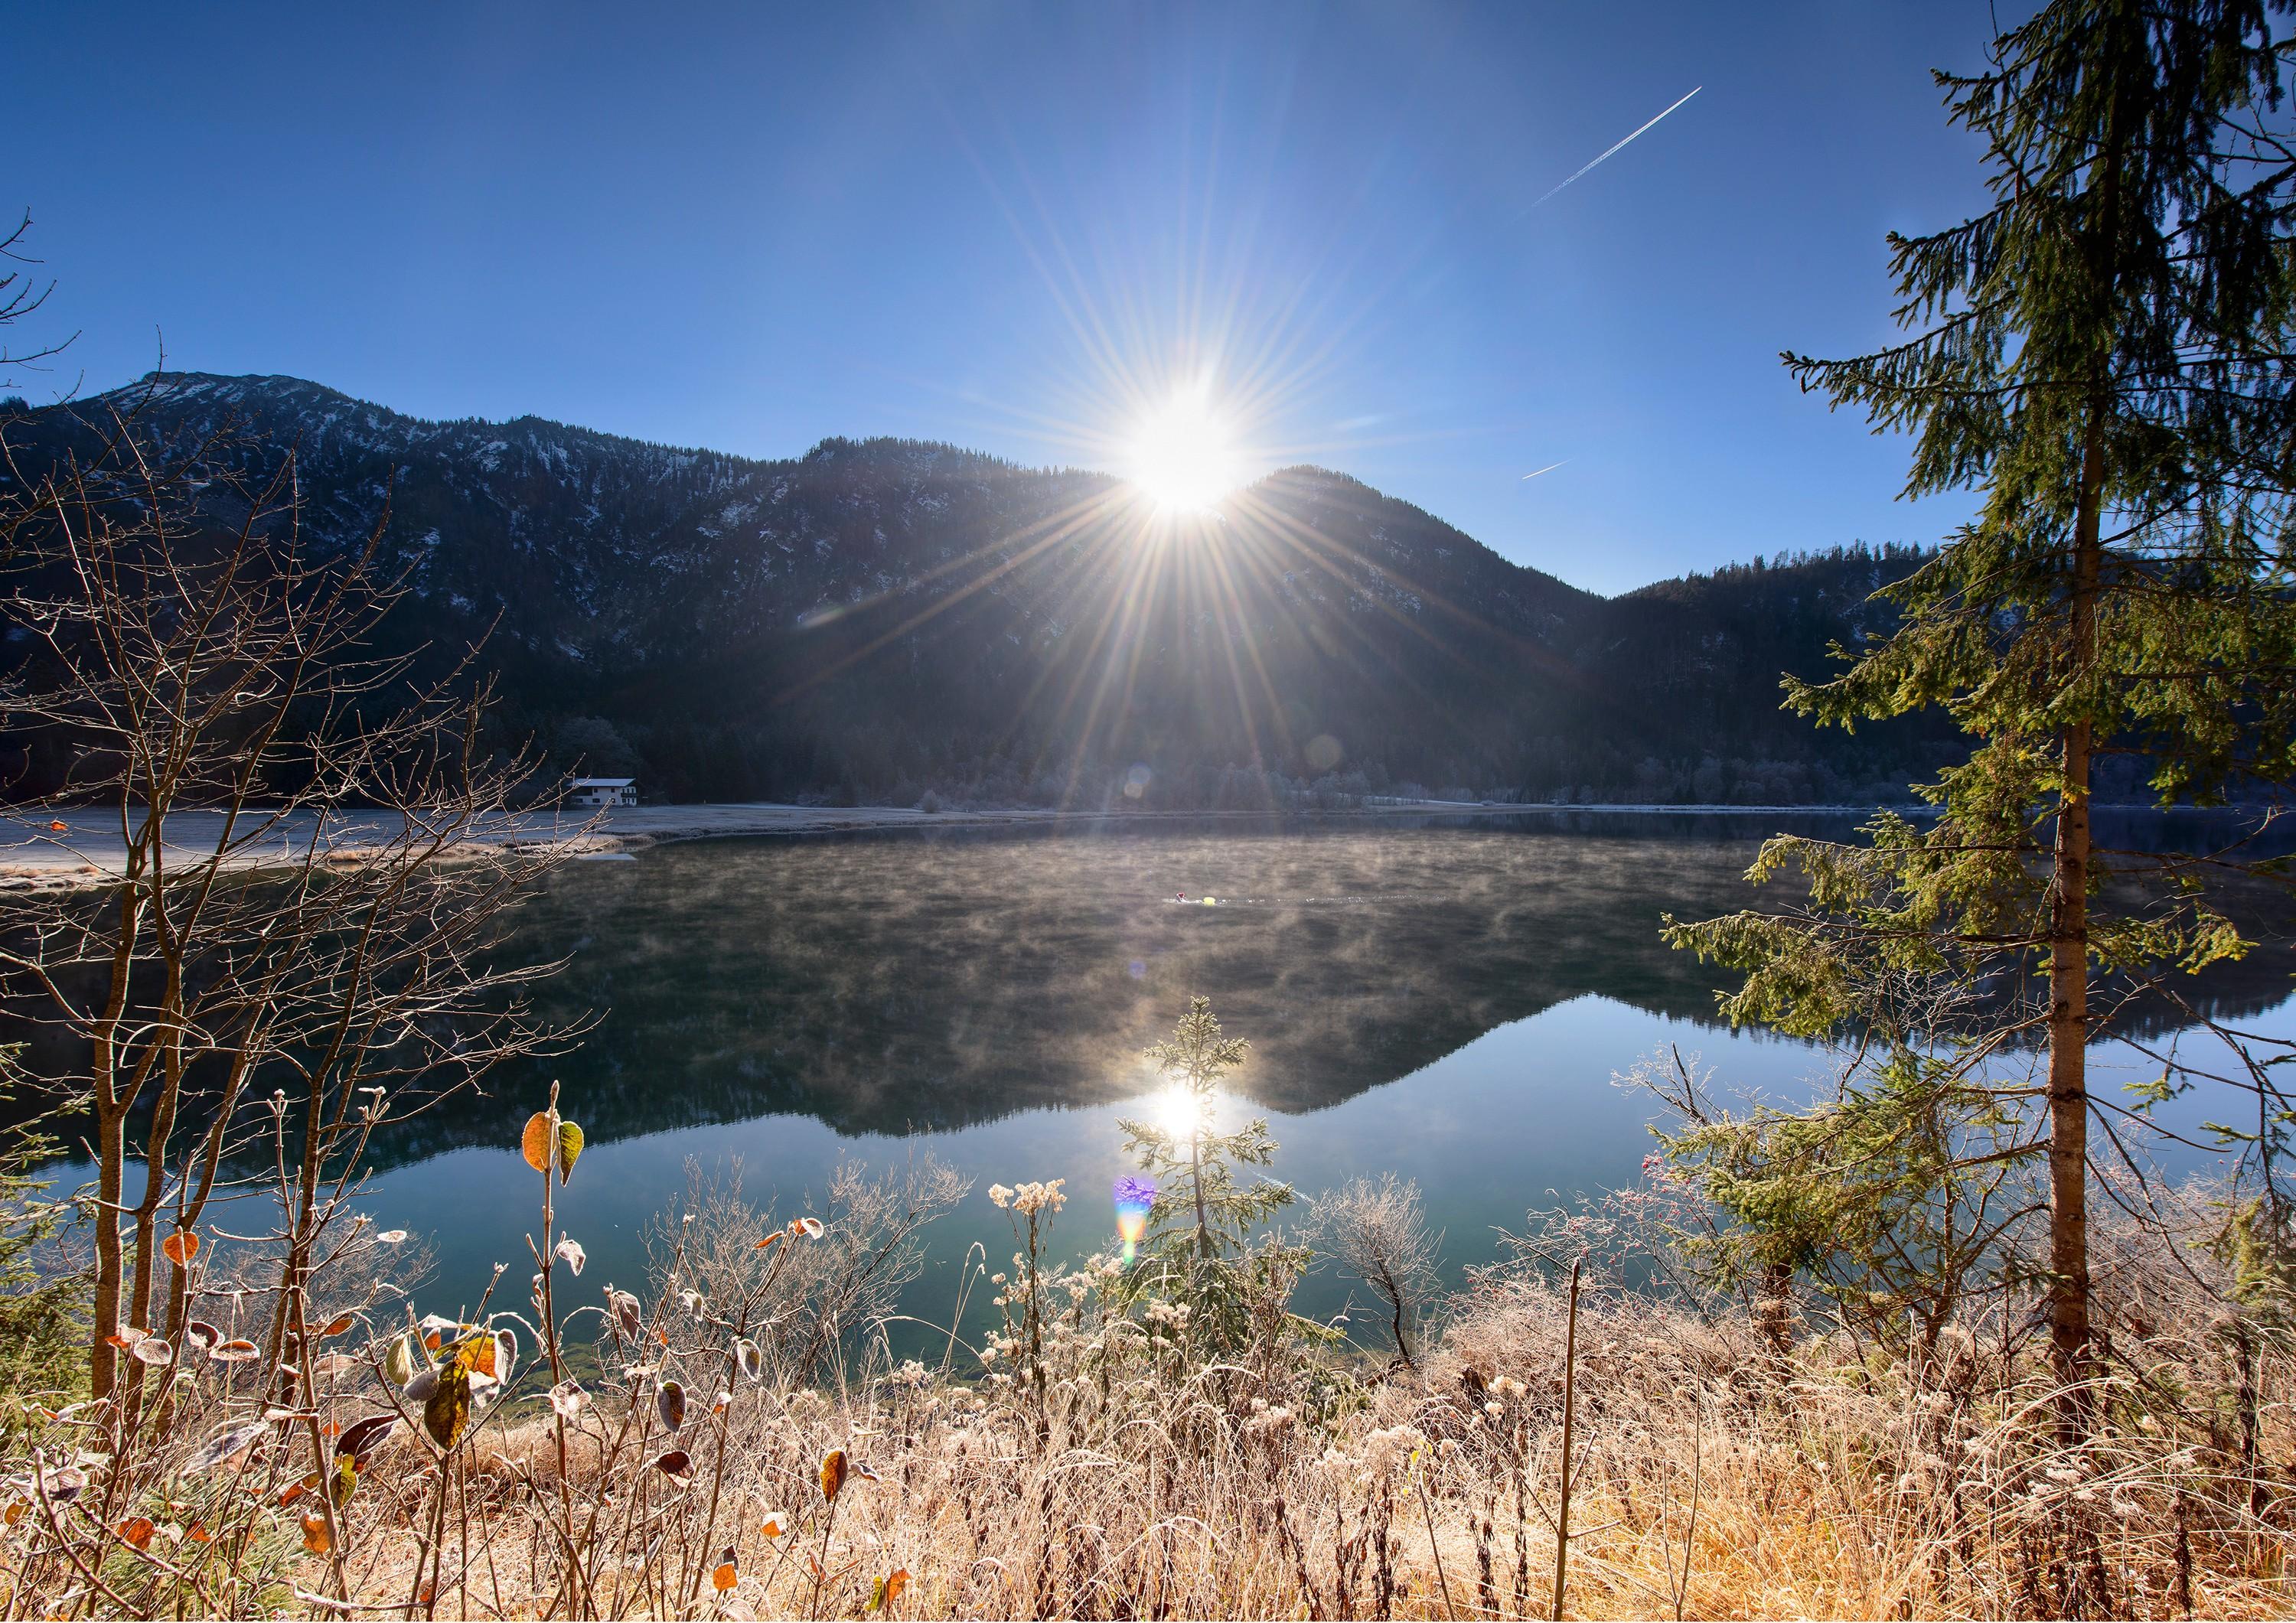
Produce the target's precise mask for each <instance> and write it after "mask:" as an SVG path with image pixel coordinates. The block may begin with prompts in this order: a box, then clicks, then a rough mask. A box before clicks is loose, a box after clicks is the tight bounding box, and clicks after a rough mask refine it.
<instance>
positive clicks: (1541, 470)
mask: <svg viewBox="0 0 2296 1623" xmlns="http://www.w3.org/2000/svg"><path fill="white" fill-rule="evenodd" d="M1569 461H1570V458H1569V457H1567V456H1566V457H1564V458H1563V459H1562V462H1569ZM1562 462H1551V463H1547V464H1546V466H1545V467H1544V468H1539V469H1536V470H1534V471H1531V472H1529V473H1526V474H1524V475H1523V478H1525V479H1537V478H1538V476H1539V475H1540V474H1541V473H1552V472H1554V471H1555V470H1556V469H1557V468H1559V467H1561V466H1562Z"/></svg>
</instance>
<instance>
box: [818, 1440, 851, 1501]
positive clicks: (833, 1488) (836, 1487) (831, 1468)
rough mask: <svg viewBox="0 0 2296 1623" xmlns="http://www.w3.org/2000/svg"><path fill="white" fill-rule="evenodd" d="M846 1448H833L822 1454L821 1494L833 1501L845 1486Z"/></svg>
mask: <svg viewBox="0 0 2296 1623" xmlns="http://www.w3.org/2000/svg"><path fill="white" fill-rule="evenodd" d="M845 1471H846V1459H845V1450H844V1449H842V1448H832V1449H831V1450H830V1451H829V1452H828V1453H827V1454H824V1455H822V1456H821V1496H822V1497H823V1498H824V1499H826V1500H828V1501H830V1503H832V1504H835V1503H836V1501H837V1496H838V1495H839V1494H840V1493H841V1492H843V1491H844V1488H845Z"/></svg>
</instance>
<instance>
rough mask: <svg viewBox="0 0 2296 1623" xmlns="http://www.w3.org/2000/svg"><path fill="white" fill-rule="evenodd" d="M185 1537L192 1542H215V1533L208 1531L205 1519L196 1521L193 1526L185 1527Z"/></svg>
mask: <svg viewBox="0 0 2296 1623" xmlns="http://www.w3.org/2000/svg"><path fill="white" fill-rule="evenodd" d="M184 1538H185V1540H186V1541H188V1542H189V1543H192V1544H213V1543H214V1542H215V1535H214V1534H213V1533H210V1532H209V1531H208V1524H207V1523H206V1522H204V1521H194V1522H193V1523H192V1525H191V1526H189V1527H187V1528H185V1529H184Z"/></svg>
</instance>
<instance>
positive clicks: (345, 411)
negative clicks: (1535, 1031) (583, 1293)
mask: <svg viewBox="0 0 2296 1623" xmlns="http://www.w3.org/2000/svg"><path fill="white" fill-rule="evenodd" d="M92 404H95V405H99V406H117V407H119V408H120V409H123V410H126V409H134V410H135V411H136V412H138V413H139V414H140V417H141V419H142V420H143V421H144V422H148V423H150V424H152V425H153V431H154V432H157V433H160V434H161V435H163V436H168V437H173V438H175V439H176V440H177V441H178V442H182V441H183V440H184V439H187V438H188V437H190V436H193V435H196V434H201V433H205V432H209V431H212V430H216V429H217V428H220V427H223V426H225V424H226V423H236V424H238V425H239V426H240V428H241V429H242V430H243V432H244V434H245V436H246V443H247V444H248V446H249V447H250V450H249V451H248V452H247V454H246V455H247V457H248V464H247V465H248V469H249V470H250V471H260V468H261V467H264V466H273V465H275V464H276V461H277V459H278V458H279V457H281V456H283V455H284V454H285V453H286V451H287V450H288V449H289V448H290V447H291V448H292V450H293V452H294V455H295V457H296V463H297V475H298V480H299V487H300V488H301V490H302V491H303V494H304V514H303V517H304V522H305V525H306V527H307V529H308V530H310V531H311V532H312V533H315V534H316V535H317V536H319V537H321V538H322V539H324V540H327V541H330V542H332V543H333V544H336V545H346V544H348V541H349V540H350V538H352V537H354V536H363V535H364V534H365V532H366V529H368V528H370V527H372V525H373V523H374V522H375V521H376V520H377V518H378V517H379V516H380V515H381V513H382V512H383V510H384V506H383V504H384V502H385V500H386V498H387V499H388V501H389V521H388V524H387V526H386V541H387V546H388V549H389V552H390V553H391V554H392V555H393V558H394V561H397V562H398V563H400V564H403V565H404V566H405V567H406V570H407V571H408V578H409V581H410V586H411V587H412V591H413V597H412V600H411V601H410V602H409V603H408V604H407V605H405V606H403V607H402V609H401V610H400V611H398V614H397V615H395V616H394V619H396V620H398V621H399V622H400V624H399V625H398V626H397V627H395V628H394V631H393V635H403V636H405V637H406V638H407V640H408V641H409V642H410V643H425V644H430V643H435V644H437V645H439V646H442V647H454V646H459V645H462V644H463V643H468V642H469V641H471V640H473V639H475V638H477V637H479V636H481V635H488V634H489V633H491V637H492V640H491V641H490V642H489V643H488V658H489V659H490V660H493V661H494V662H495V663H496V664H497V665H498V666H499V667H500V668H501V670H502V674H503V690H504V695H505V700H506V703H505V707H504V714H503V716H502V717H501V725H502V727H503V729H504V738H505V740H507V739H509V738H511V737H512V736H513V735H515V736H533V737H536V738H538V739H539V740H541V741H542V742H543V743H544V745H545V748H546V749H547V750H549V751H550V753H551V754H552V755H553V757H554V758H556V760H557V761H558V762H559V763H560V764H561V765H565V766H572V765H575V764H578V763H580V764H586V765H587V766H590V767H591V768H593V769H594V770H599V771H613V772H615V773H617V774H619V773H620V772H621V771H624V770H628V771H632V772H635V774H636V775H640V776H642V777H643V778H644V779H645V780H646V783H647V787H648V789H649V790H650V791H652V792H654V793H656V794H658V795H666V796H669V797H675V798H681V799H744V798H762V797H766V796H772V797H775V798H791V797H800V796H807V795H822V796H825V797H828V798H832V799H836V798H842V797H845V796H857V795H863V794H866V795H868V796H870V797H873V798H890V799H901V798H904V797H907V796H912V795H915V794H919V793H922V792H923V791H927V790H931V791H936V792H939V793H940V794H942V795H944V796H948V795H955V796H957V797H960V798H963V799H973V800H980V801H990V800H1005V801H1033V802H1037V803H1062V804H1077V803H1084V804H1093V803H1099V802H1104V801H1109V800H1112V799H1117V798H1119V797H1125V798H1128V799H1132V800H1135V801H1138V802H1141V803H1144V804H1150V805H1168V806H1172V807H1195V806H1205V807H1212V806H1224V805H1256V804H1280V803H1285V802H1286V801H1288V800H1292V799H1296V798H1297V797H1299V796H1301V795H1303V794H1321V795H1324V796H1326V797H1330V796H1342V797H1344V796H1349V795H1357V794H1362V793H1366V792H1382V791H1386V790H1387V789H1389V788H1390V787H1394V786H1405V785H1413V786H1424V787H1427V788H1430V789H1437V790H1446V789H1452V788H1459V789H1465V790H1471V791H1475V792H1476V793H1477V794H1478V796H1479V797H1480V795H1482V794H1487V793H1497V794H1505V795H1513V796H1521V797H1524V798H1529V799H1556V798H1561V799H1613V798H1620V797H1621V796H1624V795H1631V796H1632V797H1633V798H1636V799H1662V800H1663V799H1672V800H1699V801H1713V800H1728V799H1739V800H1745V801H1762V802H1778V801H1807V800H1813V799H1866V798H1871V797H1870V796H1869V795H1868V794H1867V793H1866V791H1868V790H1871V789H1874V788H1877V787H1884V786H1886V789H1887V793H1888V798H1896V797H1897V796H1898V794H1899V793H1901V792H1902V786H1903V783H1904V782H1905V781H1906V778H1905V775H1904V774H1905V773H1906V770H1907V767H1908V766H1913V767H1915V768H1919V767H1920V766H1921V759H1920V758H1923V757H1925V756H1926V755H1928V754H1933V753H1934V750H1925V749H1923V748H1921V747H1920V746H1921V745H1923V742H1927V743H1930V744H1934V742H1936V733H1937V729H1936V728H1935V727H1933V726H1931V727H1927V728H1924V727H1923V726H1922V725H1908V726H1899V727H1898V728H1896V729H1894V731H1893V730H1892V729H1890V728H1882V729H1878V730H1874V731H1872V732H1866V731H1861V733H1860V734H1858V735H1857V737H1856V738H1855V739H1843V738H1841V737H1840V736H1839V735H1835V736H1833V737H1832V738H1826V739H1821V738H1820V735H1817V734H1814V733H1813V732H1812V731H1811V729H1809V728H1808V725H1807V724H1804V723H1801V722H1799V721H1797V720H1794V719H1793V718H1791V717H1784V718H1782V717H1778V715H1777V714H1776V705H1777V688H1776V684H1777V680H1778V676H1779V674H1780V672H1781V671H1783V670H1784V669H1788V668H1792V669H1795V670H1796V671H1797V673H1798V674H1801V675H1811V674H1816V670H1817V669H1818V668H1822V666H1823V663H1824V661H1825V654H1826V649H1827V648H1828V646H1829V645H1830V644H1831V643H1833V642H1843V643H1849V644H1850V645H1855V643H1857V641H1858V640H1859V639H1860V638H1862V637H1864V636H1866V635H1874V634H1876V633H1877V632H1880V631H1883V630H1886V627H1887V626H1888V625H1889V624H1890V623H1891V622H1890V618H1889V615H1888V613H1887V611H1886V610H1884V609H1882V608H1879V607H1877V606H1875V605H1874V604H1873V603H1871V602H1869V601H1868V600H1869V598H1870V595H1871V593H1872V592H1873V591H1874V589H1875V588H1876V587H1877V586H1881V585H1883V584H1886V582H1887V581H1888V580H1889V579H1890V578H1895V577H1896V576H1897V575H1898V574H1902V573H1903V572H1904V570H1906V569H1907V568H1910V567H1911V564H1912V561H1914V560H1915V558H1916V557H1917V556H1918V555H1919V554H1918V553H1915V551H1913V549H1883V550H1882V551H1881V552H1878V553H1876V552H1872V551H1867V550H1864V549H1852V550H1846V551H1841V550H1838V551H1836V552H1834V553H1826V554H1822V555H1816V556H1807V557H1805V558H1803V559H1801V560H1798V561H1793V562H1792V563H1790V564H1788V565H1786V566H1785V567H1784V568H1776V567H1772V566H1770V565H1767V564H1762V563H1759V562H1758V563H1756V564H1752V565H1743V566H1726V568H1725V569H1723V570H1718V571H1716V572H1715V573H1714V574H1712V575H1709V576H1694V577H1685V578H1677V579H1675V580H1669V581H1661V582H1653V583H1651V585H1649V586H1644V587H1643V588H1639V589H1638V590H1637V591H1636V592H1634V593H1629V594H1620V595H1619V596H1617V597H1608V598H1606V597H1603V596H1601V595H1599V594H1595V593H1591V592H1588V591H1586V590H1585V589H1583V588H1581V587H1579V586H1572V585H1570V583H1568V582H1566V581H1563V580H1562V579H1561V578H1558V577H1555V576H1554V575H1552V574H1549V573H1547V572H1546V571H1545V570H1539V569H1538V568H1536V567H1535V566H1532V565H1529V564H1522V563H1518V562H1515V561H1513V560H1510V559H1507V558H1505V557H1504V556H1502V555H1501V554H1500V553H1497V552H1496V551H1495V550H1493V549H1491V548H1490V547H1488V546H1487V545H1484V544H1482V543H1481V542H1480V541H1478V540H1476V539H1475V538H1474V537H1472V536H1470V535H1468V534H1466V532H1464V531H1463V530H1460V529H1457V528H1456V527H1455V526H1453V525H1450V524H1448V523H1447V522H1446V521H1443V520H1441V519H1439V518H1438V517H1436V516H1435V515H1433V514H1431V513H1430V512H1427V511H1426V510H1424V509H1423V508H1420V507H1418V506H1416V505H1415V504H1410V503H1407V502H1404V501H1402V500H1400V499H1398V498H1396V497H1392V496H1387V495H1385V494H1384V493H1382V492H1380V491H1378V490H1376V489H1375V488H1373V487H1371V486H1369V485H1367V484H1365V483H1364V482H1363V481H1361V480H1357V479H1355V478H1353V477H1352V476H1350V475H1348V474H1345V473H1341V472H1337V471H1332V470H1328V469H1323V468H1319V467H1315V466H1312V465H1296V466H1292V467H1286V468H1283V469H1278V470H1275V471H1272V472H1270V473H1268V474H1267V475H1266V476H1264V477H1263V478H1261V479H1259V480H1256V481H1254V482H1253V483H1252V484H1251V485H1249V486H1247V487H1245V488H1242V489H1241V490H1239V491H1237V492H1235V493H1234V495H1233V496H1231V497H1230V498H1229V499H1228V500H1227V501H1226V503H1225V504H1223V508H1222V510H1221V514H1220V516H1219V517H1218V519H1216V520H1201V521H1179V522H1171V521H1160V520H1153V519H1151V518H1150V517H1148V516H1147V515H1146V514H1145V512H1144V510H1143V508H1142V507H1141V505H1140V504H1138V503H1137V501H1136V498H1135V497H1134V496H1132V494H1131V493H1130V491H1129V488H1128V486H1127V485H1126V484H1125V482H1124V481H1122V480H1119V479H1118V478H1116V477H1115V476H1113V475H1111V474H1107V473H1102V472H1098V471H1092V470H1087V469H1078V468H1030V467H1026V466H1023V465H1021V464H1019V463H1011V462H1007V461H1005V460H1004V459H1002V458H998V457H995V456H992V455H988V454H986V453H981V452H977V451H970V450H967V449H964V447H957V446H954V445H950V444H947V443H945V442H936V441H925V440H911V439H893V438H890V437H881V438H877V439H847V438H843V437H836V436H832V437H829V438H825V439H822V440H820V441H819V442H817V443H816V445H814V446H813V447H810V448H808V450H807V451H805V452H804V453H802V454H801V455H798V456H795V457H788V458H778V459H773V458H755V457H746V456H741V455H734V454H733V453H728V452H719V451H712V450H709V449H706V448H701V447H677V446H668V445H661V444H657V443H654V442H651V441H645V440H640V439H631V438H629V437H627V436H619V435H611V434H607V433H604V432H603V431H601V430H590V429H584V428H580V427H577V426H573V425H569V424H564V423H560V422H555V421H553V420H551V419H547V418H544V417H540V416H537V415H535V414H521V415H520V416H517V417H514V418H511V419H507V420H504V421H502V422H493V421H489V420H486V419H482V418H463V419H443V420H434V419H424V418H417V417H413V416H410V415H407V414H403V413H399V412H397V411H394V410H392V409H391V408H389V407H388V406H381V405H379V404H376V403H373V402H370V401H364V400H360V399H358V398H356V397H353V396H350V395H348V394H346V393H343V392H342V391H340V390H336V389H331V388H329V387H327V386H326V385H324V384H320V383H316V382H313V381H309V380H305V379H298V378H289V377H284V376H280V375H275V374H248V375H245V376H239V377H232V376H225V375H223V374H215V373H160V374H152V375H150V376H147V377H146V378H145V379H143V380H142V381H139V382H138V383H135V384H131V385H127V386H125V387H124V388H122V389H115V390H112V391H109V392H107V393H106V394H104V395H101V396H97V397H94V400H93V402H92ZM82 409H84V408H76V407H74V406H51V407H46V408H42V409H40V410H38V411H34V412H31V413H29V414H28V415H26V416H23V417H21V418H20V419H18V422H17V423H16V425H15V426H14V427H13V428H12V430H11V445H12V449H13V450H15V452H16V453H17V455H19V456H20V457H21V458H23V459H24V460H25V461H26V462H27V463H29V464H31V465H37V463H38V461H39V458H40V457H41V456H42V455H65V454H67V453H69V452H70V450H71V448H72V447H74V445H75V444H76V443H77V441H78V438H79V437H81V436H83V435H84V434H85V433H86V428H85V425H84V424H83V423H81V422H79V421H78V417H77V416H76V412H78V411H79V410H82ZM1915 775H1918V773H1917V772H1916V774H1915ZM31 776H32V778H33V779H34V780H37V778H38V777H39V776H40V774H39V773H37V772H34V773H33V774H32V775H31ZM1892 779H1894V783H1892V782H1891V780H1892Z"/></svg>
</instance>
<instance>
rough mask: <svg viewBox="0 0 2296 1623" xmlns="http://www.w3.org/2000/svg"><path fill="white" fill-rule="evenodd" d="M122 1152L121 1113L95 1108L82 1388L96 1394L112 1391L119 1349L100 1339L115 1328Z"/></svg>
mask: <svg viewBox="0 0 2296 1623" xmlns="http://www.w3.org/2000/svg"><path fill="white" fill-rule="evenodd" d="M95 1160H96V1168H95V1201H96V1206H95V1312H94V1324H93V1325H91V1326H90V1328H89V1332H88V1335H89V1339H88V1350H87V1388H88V1390H89V1392H90V1393H91V1394H93V1395H94V1396H95V1397H97V1398H109V1397H111V1386H112V1382H113V1381H114V1380H116V1379H117V1378H118V1374H119V1349H118V1348H115V1347H113V1346H112V1344H111V1342H110V1341H109V1340H105V1338H106V1337H107V1336H110V1335H112V1334H114V1333H115V1332H117V1331H118V1330H119V1283H120V1276H121V1273H122V1268H121V1257H120V1247H119V1199H120V1195H121V1193H122V1188H121V1185H122V1184H124V1182H125V1181H126V1180H125V1177H124V1176H123V1175H124V1171H125V1163H126V1160H127V1119H126V1113H125V1112H124V1111H122V1112H116V1113H115V1112H113V1111H100V1112H99V1114H98V1116H97V1119H96V1124H95Z"/></svg>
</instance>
